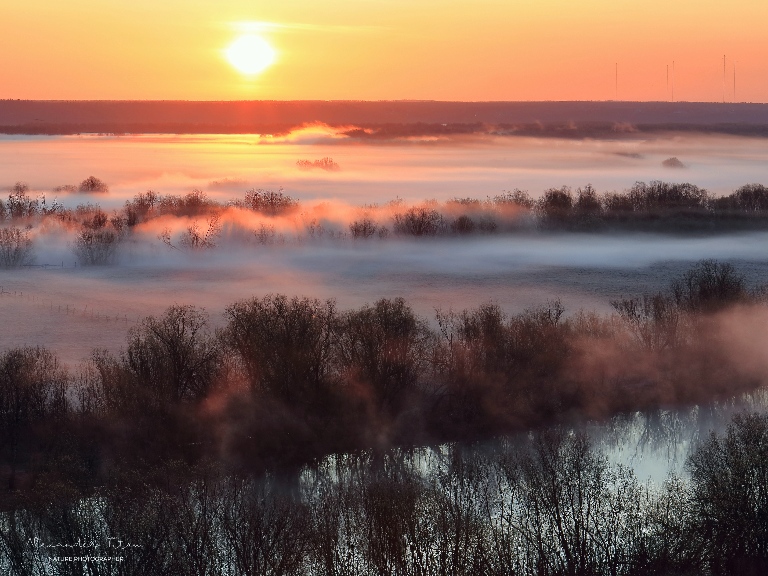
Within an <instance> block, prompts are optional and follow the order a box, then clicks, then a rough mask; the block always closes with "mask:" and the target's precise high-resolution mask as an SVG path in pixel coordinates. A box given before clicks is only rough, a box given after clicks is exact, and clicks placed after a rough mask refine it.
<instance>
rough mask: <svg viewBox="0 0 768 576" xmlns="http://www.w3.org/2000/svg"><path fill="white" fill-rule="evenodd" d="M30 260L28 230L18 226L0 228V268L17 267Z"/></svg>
mask: <svg viewBox="0 0 768 576" xmlns="http://www.w3.org/2000/svg"><path fill="white" fill-rule="evenodd" d="M31 261H32V240H31V239H30V238H29V231H28V230H22V229H21V228H18V227H15V226H14V227H11V228H0V268H17V267H19V266H25V265H27V264H29V263H31Z"/></svg>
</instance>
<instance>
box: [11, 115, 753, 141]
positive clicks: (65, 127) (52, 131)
mask: <svg viewBox="0 0 768 576" xmlns="http://www.w3.org/2000/svg"><path fill="white" fill-rule="evenodd" d="M306 124H307V123H304V122H299V123H290V122H283V123H274V122H266V123H265V122H263V121H261V120H254V121H250V122H242V121H239V122H235V123H230V122H225V123H203V122H196V121H182V122H168V121H162V120H158V121H157V122H153V123H146V122H132V123H129V122H124V121H119V120H116V121H103V122H82V123H73V122H60V123H59V122H30V123H26V124H18V125H0V134H9V135H40V136H71V135H81V134H96V135H99V136H124V135H128V134H269V135H273V136H280V135H286V134H290V133H291V132H293V131H294V130H299V129H301V128H303V127H305V126H306ZM330 128H332V129H337V130H338V132H339V134H343V135H345V136H347V137H348V138H350V139H351V140H358V141H363V142H366V141H367V142H386V141H393V140H394V141H397V140H404V141H406V140H407V139H409V138H434V137H438V138H445V139H451V138H455V137H461V136H477V137H482V136H491V137H494V136H501V137H514V136H529V137H534V138H572V139H582V138H609V139H616V138H621V137H628V138H631V137H636V136H637V135H639V134H664V133H669V132H688V133H699V134H701V133H705V134H728V135H733V136H752V137H760V138H765V137H768V124H759V123H751V122H743V123H736V122H719V123H703V124H702V123H693V124H685V123H674V122H669V123H657V124H647V123H643V124H631V125H630V124H627V123H616V122H593V121H587V122H579V123H578V124H576V123H574V122H572V121H567V122H556V123H551V122H548V123H542V122H528V123H508V122H502V123H497V124H490V123H485V122H476V121H475V122H448V123H446V122H440V123H428V122H407V123H371V122H359V123H356V125H355V127H354V128H352V129H349V127H348V126H347V125H345V124H341V125H337V126H333V125H332V126H330Z"/></svg>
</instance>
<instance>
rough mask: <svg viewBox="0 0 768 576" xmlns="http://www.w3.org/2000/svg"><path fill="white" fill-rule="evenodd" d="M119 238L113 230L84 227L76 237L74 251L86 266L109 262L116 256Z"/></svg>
mask: <svg viewBox="0 0 768 576" xmlns="http://www.w3.org/2000/svg"><path fill="white" fill-rule="evenodd" d="M119 240H120V238H119V236H118V235H117V233H116V232H115V231H113V230H109V229H107V228H98V229H95V230H94V229H92V228H88V227H83V229H82V230H80V233H79V234H78V235H77V238H76V239H75V244H74V252H75V255H76V256H77V259H78V260H79V261H80V264H83V265H85V266H94V265H95V266H100V265H103V264H109V263H110V262H112V261H113V260H114V258H115V254H116V253H117V246H118V243H119Z"/></svg>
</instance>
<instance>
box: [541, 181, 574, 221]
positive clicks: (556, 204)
mask: <svg viewBox="0 0 768 576" xmlns="http://www.w3.org/2000/svg"><path fill="white" fill-rule="evenodd" d="M537 208H538V210H539V212H540V213H541V215H542V217H543V218H544V220H545V221H548V222H551V223H555V222H563V221H565V220H567V219H568V217H569V216H570V215H571V209H572V208H573V195H572V194H571V190H570V188H568V187H567V186H563V187H562V188H550V189H549V190H547V191H546V192H544V196H542V197H541V198H540V199H539V201H538V203H537Z"/></svg>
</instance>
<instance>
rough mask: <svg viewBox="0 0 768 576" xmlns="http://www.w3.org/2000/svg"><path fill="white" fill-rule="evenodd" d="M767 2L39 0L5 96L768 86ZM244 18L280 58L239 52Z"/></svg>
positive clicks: (206, 96) (708, 93)
mask: <svg viewBox="0 0 768 576" xmlns="http://www.w3.org/2000/svg"><path fill="white" fill-rule="evenodd" d="M767 17H768V5H766V4H765V3H762V2H756V1H753V0H741V1H737V2H734V3H730V4H728V5H727V6H726V5H724V4H723V5H716V4H714V3H702V2H692V1H691V0H685V1H682V2H676V3H668V2H664V3H662V2H660V1H659V0H649V1H648V2H645V3H642V4H640V3H634V2H633V3H615V2H608V0H591V1H587V2H580V3H569V2H563V1H562V0H544V1H542V2H537V3H508V2H498V1H495V0H479V1H477V2H472V3H470V2H464V1H457V0H451V1H447V2H445V1H443V2H437V1H433V0H427V1H423V2H419V3H412V2H405V1H404V0H393V1H392V2H388V3H382V4H371V3H350V2H342V1H341V0H325V1H322V2H308V1H306V0H298V1H297V2H292V3H289V4H288V3H278V4H273V5H269V6H258V7H256V6H254V5H253V3H249V2H245V1H244V0H224V1H222V2H218V3H215V4H214V3H199V2H198V3H189V2H182V1H181V0H168V1H166V2H163V3H162V5H158V4H157V3H154V2H153V3H151V2H149V1H148V0H137V1H135V2H132V3H131V4H130V5H128V4H126V3H122V2H109V3H105V2H98V1H97V0H72V1H71V2H67V3H57V2H53V1H52V0H29V1H28V2H25V3H23V4H21V3H17V4H15V5H9V6H7V7H5V9H4V16H3V19H2V21H0V45H2V48H3V53H4V54H5V56H4V58H3V61H2V62H0V76H2V78H4V81H3V83H2V87H1V88H0V98H21V99H120V100H128V99H139V100H144V99H180V100H240V99H273V100H302V99H318V100H326V99H327V100H331V99H343V100H347V99H351V100H390V99H430V100H465V101H485V100H611V99H619V100H650V101H656V100H669V99H671V98H672V87H673V86H674V96H675V99H676V100H687V101H715V102H717V101H721V100H723V99H725V100H726V101H734V100H736V101H752V102H766V101H768V62H767V61H766V58H765V57H764V56H765V54H766V52H767V49H768V40H767V39H766V37H765V35H764V33H763V30H762V23H763V22H765V21H766V19H767ZM244 33H256V34H258V36H260V37H262V38H264V40H265V41H266V42H268V43H269V45H270V46H271V47H273V48H274V50H275V52H276V54H277V55H278V56H279V57H278V58H277V59H276V61H275V63H274V65H272V66H270V67H269V68H266V69H265V70H263V72H261V73H259V74H243V73H240V72H238V70H237V69H235V68H233V66H231V65H230V64H229V63H228V62H227V59H226V54H225V51H226V48H227V46H229V45H230V44H231V43H232V42H233V41H234V40H235V39H236V38H237V37H238V36H239V35H242V34H244ZM724 55H725V56H726V66H725V68H726V69H725V72H724V71H723V56H724ZM673 62H674V74H673V73H672V63H673ZM734 67H735V75H736V78H735V88H734V78H733V76H734ZM667 68H669V70H670V78H669V80H668V76H667Z"/></svg>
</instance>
